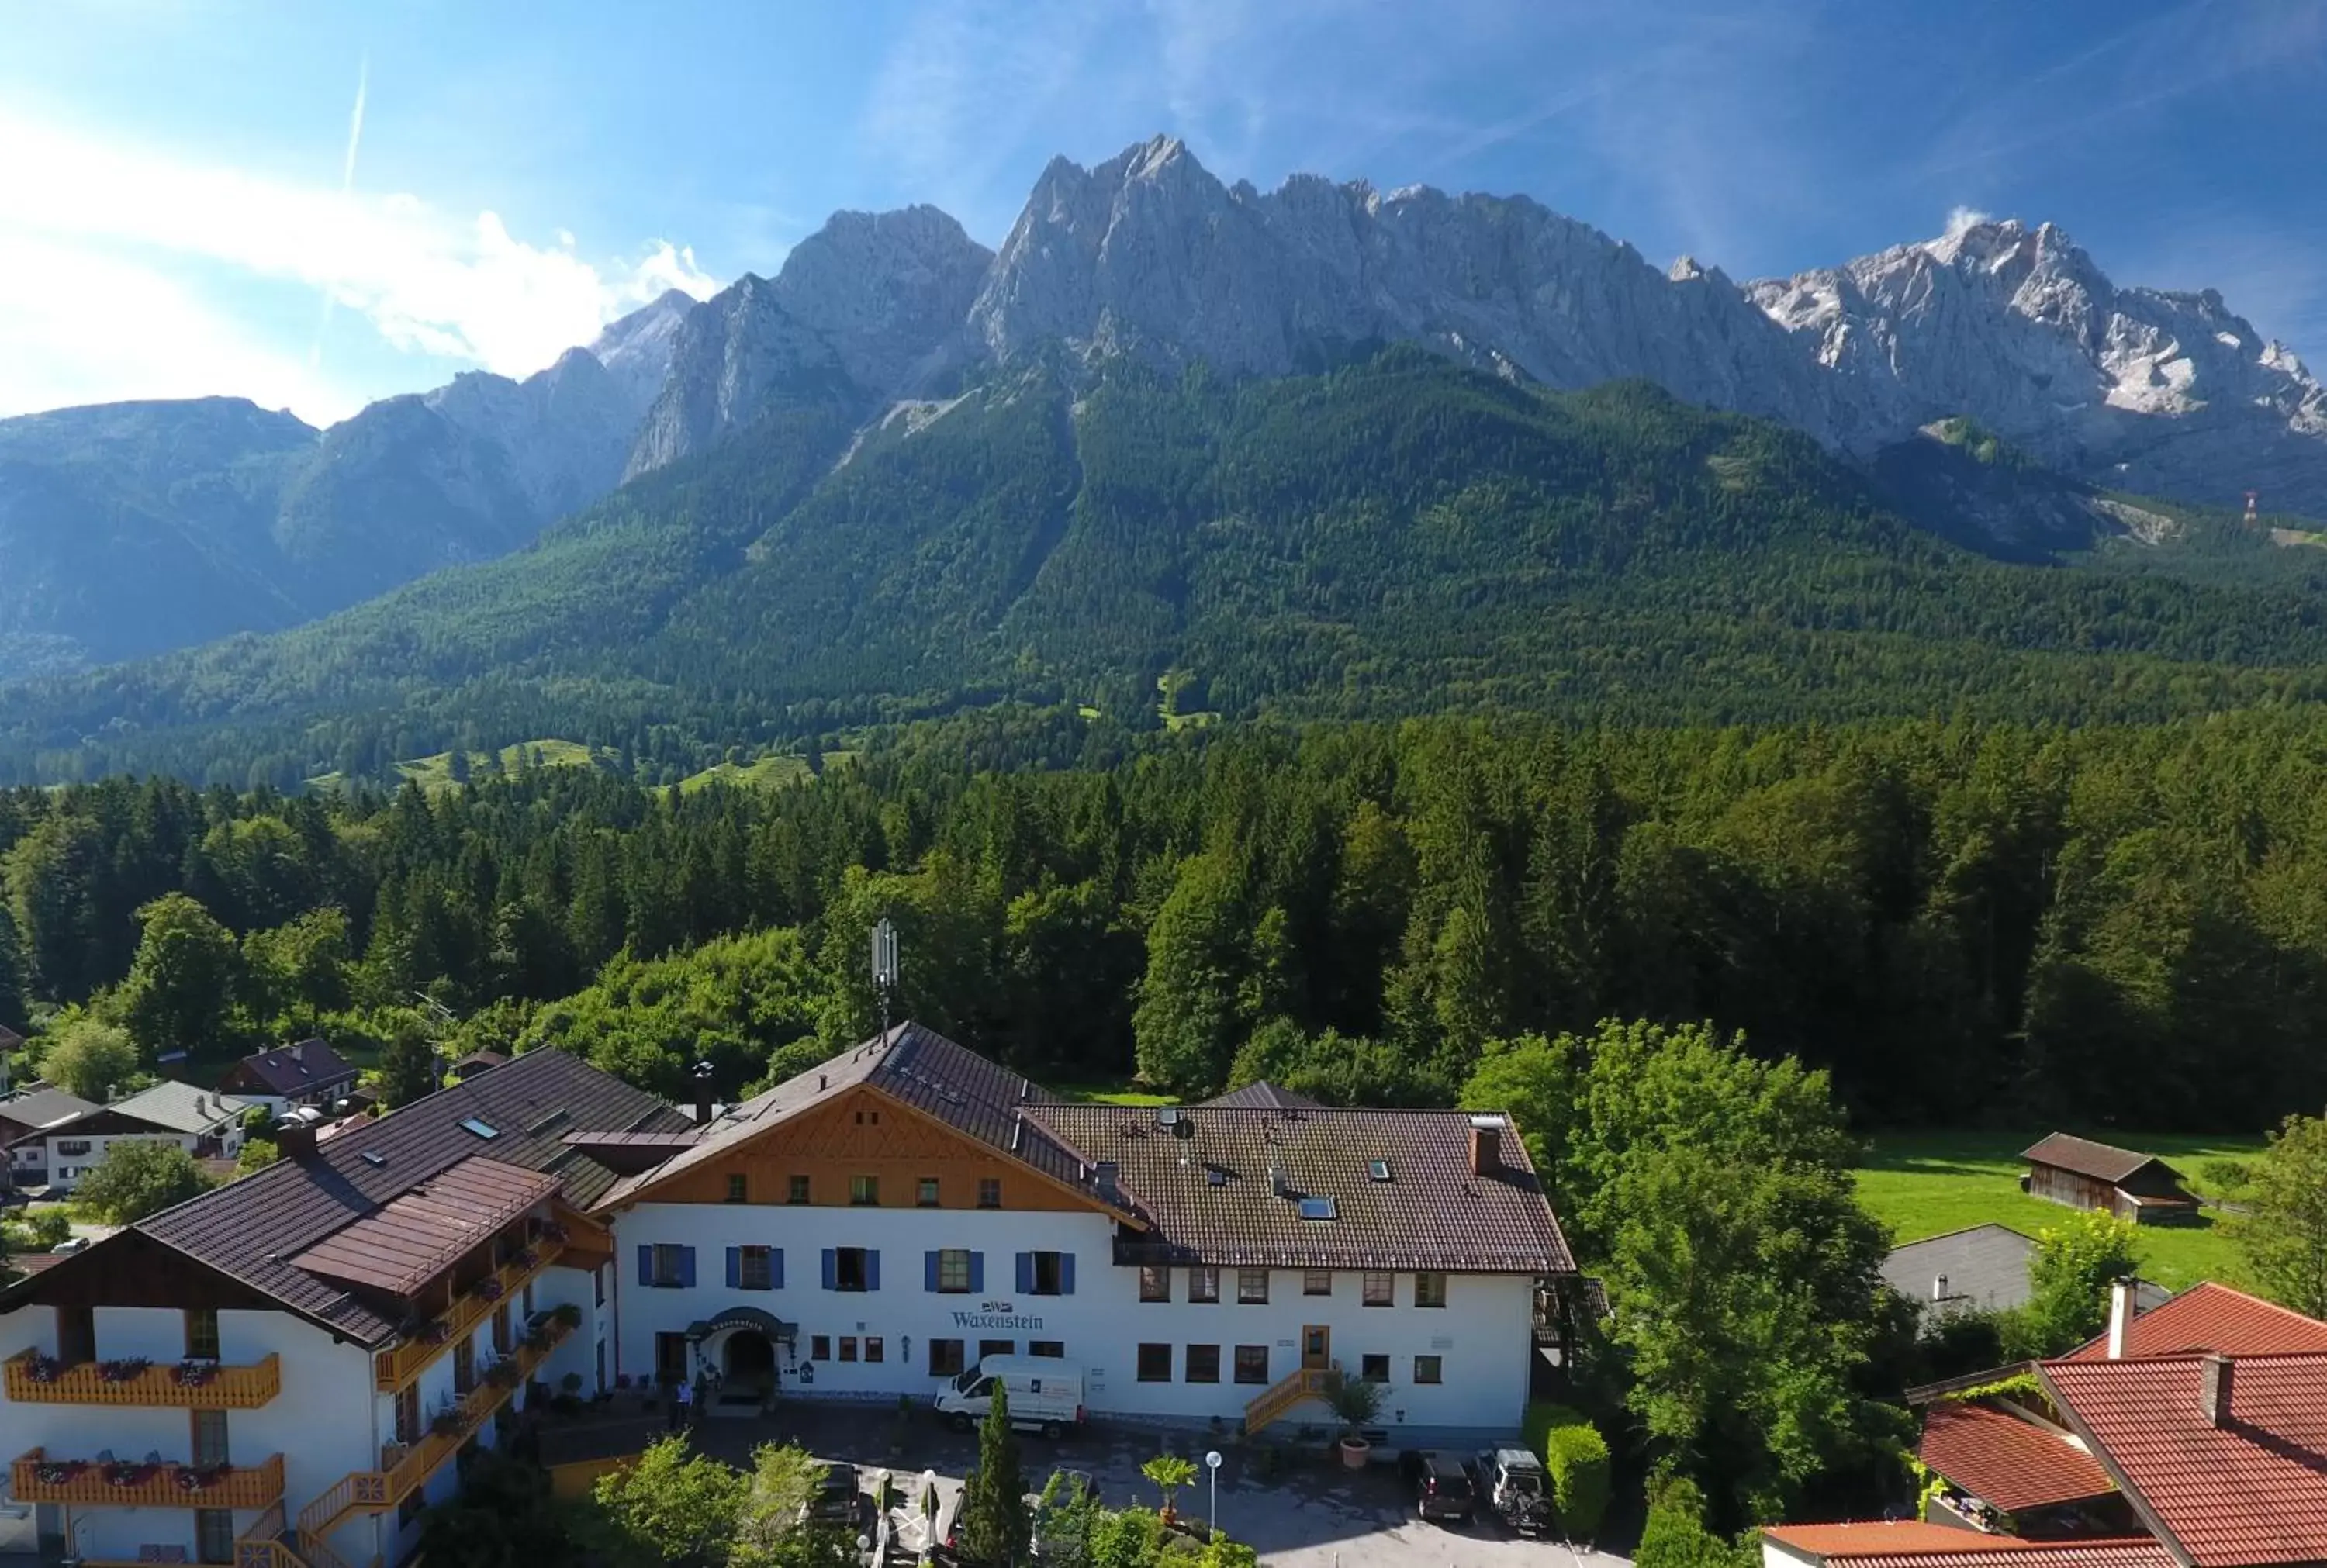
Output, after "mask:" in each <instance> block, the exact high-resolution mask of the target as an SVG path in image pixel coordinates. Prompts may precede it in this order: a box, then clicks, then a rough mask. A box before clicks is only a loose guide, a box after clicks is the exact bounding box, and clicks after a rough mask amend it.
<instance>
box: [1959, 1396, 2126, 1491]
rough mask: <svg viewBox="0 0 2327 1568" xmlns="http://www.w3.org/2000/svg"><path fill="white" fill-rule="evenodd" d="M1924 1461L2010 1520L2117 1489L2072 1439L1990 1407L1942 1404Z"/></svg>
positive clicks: (2065, 1434)
mask: <svg viewBox="0 0 2327 1568" xmlns="http://www.w3.org/2000/svg"><path fill="white" fill-rule="evenodd" d="M1915 1451H1916V1454H1917V1456H1918V1457H1919V1458H1920V1459H1921V1460H1922V1461H1923V1462H1924V1463H1925V1464H1927V1465H1929V1466H1930V1468H1931V1469H1932V1470H1936V1471H1938V1472H1939V1474H1940V1475H1943V1476H1945V1477H1946V1478H1947V1479H1949V1481H1951V1482H1953V1483H1954V1484H1955V1485H1956V1486H1958V1487H1960V1488H1961V1489H1963V1490H1965V1491H1967V1492H1969V1493H1970V1494H1971V1495H1972V1496H1973V1497H1976V1498H1979V1499H1980V1500H1981V1501H1982V1502H1985V1503H1993V1504H1995V1506H1996V1507H1999V1508H2002V1509H2003V1510H2004V1511H2005V1513H2007V1514H2013V1513H2018V1512H2020V1511H2021V1510H2023V1509H2024V1508H2041V1507H2049V1506H2051V1505H2052V1504H2056V1503H2072V1502H2075V1501H2076V1500H2077V1499H2078V1498H2098V1497H2100V1496H2102V1495H2103V1494H2105V1493H2107V1492H2113V1491H2115V1490H2116V1489H2117V1488H2116V1486H2115V1485H2114V1484H2113V1483H2111V1481H2110V1480H2109V1478H2108V1472H2107V1470H2103V1469H2101V1467H2100V1465H2099V1463H2098V1461H2095V1460H2094V1458H2093V1456H2092V1455H2090V1454H2089V1453H2087V1452H2086V1451H2084V1450H2083V1449H2082V1448H2080V1447H2079V1446H2078V1445H2077V1444H2076V1443H2075V1442H2072V1441H2070V1438H2069V1435H2068V1434H2067V1433H2060V1432H2049V1431H2046V1430H2045V1429H2044V1428H2042V1427H2041V1426H2038V1425H2036V1424H2035V1423H2033V1422H2030V1421H2023V1420H2022V1419H2021V1418H2020V1417H2018V1416H2016V1415H2014V1414H2010V1413H2009V1412H2007V1411H2003V1410H1996V1409H1993V1408H1991V1407H1989V1406H1987V1405H1977V1404H1971V1405H1958V1404H1948V1405H1933V1406H1932V1407H1931V1410H1930V1414H1928V1415H1926V1416H1925V1417H1924V1418H1923V1437H1922V1441H1921V1442H1920V1443H1919V1444H1918V1445H1917V1446H1916V1450H1915Z"/></svg>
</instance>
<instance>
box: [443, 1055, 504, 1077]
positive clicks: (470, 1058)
mask: <svg viewBox="0 0 2327 1568" xmlns="http://www.w3.org/2000/svg"><path fill="white" fill-rule="evenodd" d="M508 1060H509V1053H508V1052H506V1051H500V1050H472V1051H471V1052H470V1053H469V1054H468V1055H466V1056H464V1057H463V1058H462V1059H460V1060H458V1061H456V1062H454V1063H453V1077H454V1078H474V1077H476V1076H477V1075H478V1074H479V1073H481V1072H491V1070H492V1069H495V1068H497V1067H500V1066H501V1065H502V1064H503V1063H505V1062H507V1061H508Z"/></svg>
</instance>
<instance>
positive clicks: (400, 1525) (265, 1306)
mask: <svg viewBox="0 0 2327 1568" xmlns="http://www.w3.org/2000/svg"><path fill="white" fill-rule="evenodd" d="M685 1127H687V1118H686V1116H684V1115H681V1114H680V1113H678V1112H677V1111H674V1110H672V1109H671V1108H670V1107H669V1106H665V1105H664V1104H662V1103H661V1102H660V1101H659V1100H657V1099H656V1098H655V1097H653V1096H651V1095H649V1094H646V1093H643V1092H642V1091H640V1090H637V1089H633V1088H631V1087H629V1086H628V1085H626V1084H623V1083H621V1082H620V1081H618V1080H616V1079H614V1078H609V1077H607V1076H606V1075H605V1074H603V1073H600V1072H598V1071H596V1070H594V1069H592V1068H591V1067H590V1066H589V1065H588V1064H587V1063H586V1062H584V1061H582V1060H581V1059H579V1058H577V1057H575V1056H573V1055H572V1054H570V1053H568V1052H565V1051H556V1050H545V1051H537V1052H535V1053H533V1054H532V1055H531V1056H528V1057H527V1058H525V1059H524V1060H523V1062H522V1063H520V1064H518V1065H513V1066H512V1067H511V1068H509V1069H508V1070H506V1071H502V1072H496V1073H491V1074H488V1075H487V1076H486V1077H485V1078H481V1079H480V1080H478V1082H476V1083H475V1084H463V1085H461V1086H459V1087H455V1088H452V1089H448V1090H445V1091H444V1092H443V1093H441V1094H436V1095H432V1096H429V1097H426V1098H425V1099H422V1100H419V1101H416V1102H415V1103H414V1104H412V1105H410V1106H406V1107H405V1108H404V1109H403V1110H401V1111H399V1112H397V1114H396V1115H393V1116H388V1117H383V1118H381V1119H380V1120H378V1121H366V1122H364V1123H362V1124H361V1125H360V1126H359V1127H358V1129H357V1130H355V1131H353V1132H350V1133H348V1134H344V1135H342V1136H341V1137H337V1138H333V1139H332V1140H331V1141H330V1142H328V1143H318V1142H317V1141H315V1139H314V1136H313V1127H312V1125H296V1126H293V1127H290V1128H286V1129H284V1131H283V1134H282V1136H283V1148H284V1157H283V1158H282V1159H281V1160H278V1161H276V1162H275V1163H273V1164H271V1165H269V1166H267V1167H266V1169H264V1170H262V1171H255V1172H253V1173H251V1174H249V1175H248V1176H245V1177H243V1178H242V1179H241V1180H239V1181H234V1182H231V1183H229V1184H228V1185H227V1186H224V1187H220V1188H218V1189H216V1190H212V1191H210V1192H206V1193H204V1194H203V1195H202V1196H201V1197H199V1198H196V1199H192V1200H191V1201H189V1202H186V1203H182V1204H180V1205H178V1206H177V1207H176V1208H174V1209H166V1210H164V1212H162V1213H160V1214H157V1215H154V1216H153V1217H151V1218H147V1219H144V1220H141V1221H139V1222H138V1223H137V1224H136V1225H133V1226H129V1227H126V1228H124V1229H122V1230H120V1231H118V1232H117V1233H115V1234H114V1235H112V1236H110V1237H107V1238H105V1239H104V1240H102V1241H99V1242H98V1243H96V1244H95V1245H94V1246H90V1247H89V1250H88V1251H86V1252H83V1253H80V1254H79V1255H75V1256H72V1257H69V1258H66V1259H64V1260H62V1261H61V1262H59V1263H57V1264H55V1265H52V1266H51V1267H50V1268H48V1269H46V1270H44V1271H43V1272H42V1273H41V1274H36V1275H34V1276H33V1277H32V1278H31V1279H29V1280H26V1281H23V1282H21V1283H18V1284H16V1285H14V1286H13V1287H11V1288H10V1289H9V1290H8V1291H6V1292H5V1293H0V1394H5V1403H0V1432H6V1433H12V1434H14V1435H15V1437H16V1439H17V1441H16V1442H15V1443H14V1445H12V1446H11V1447H10V1448H9V1449H8V1450H7V1451H6V1453H5V1454H0V1462H6V1461H8V1460H9V1459H11V1458H13V1459H14V1464H13V1467H12V1469H13V1474H12V1475H11V1477H10V1481H9V1488H8V1491H9V1496H10V1498H11V1500H12V1501H13V1502H14V1503H17V1504H29V1505H31V1507H33V1510H34V1513H35V1515H36V1516H37V1518H38V1523H39V1530H40V1534H41V1535H42V1537H43V1538H44V1539H47V1540H50V1541H54V1542H57V1543H59V1545H62V1544H63V1542H64V1540H65V1539H66V1532H67V1529H68V1528H70V1531H71V1535H70V1545H71V1550H72V1554H73V1555H75V1556H77V1557H79V1558H81V1559H83V1560H86V1561H89V1562H91V1563H97V1562H112V1563H138V1562H141V1561H143V1562H148V1563H150V1562H154V1561H178V1562H186V1563H243V1564H245V1565H246V1568H249V1565H252V1564H264V1565H265V1568H346V1565H350V1564H356V1565H360V1564H366V1563H403V1562H406V1561H407V1559H408V1558H409V1557H410V1556H411V1554H412V1553H413V1550H414V1548H415V1547H416V1545H417V1543H418V1538H419V1528H420V1526H419V1517H420V1513H421V1510H422V1508H423V1507H425V1505H426V1504H429V1503H436V1502H442V1501H444V1499H445V1498H448V1497H450V1496H451V1495H452V1494H453V1492H454V1491H455V1490H456V1489H457V1488H458V1484H459V1483H458V1478H457V1474H456V1471H457V1469H458V1466H457V1465H456V1464H455V1462H454V1459H455V1456H456V1455H457V1454H459V1453H460V1452H461V1451H463V1449H464V1448H469V1447H474V1446H483V1447H492V1446H496V1445H498V1444H499V1443H500V1442H501V1441H502V1440H503V1438H504V1437H505V1435H506V1433H507V1431H508V1426H507V1425H506V1424H505V1423H508V1422H509V1421H511V1420H513V1417H514V1413H515V1412H516V1411H518V1410H520V1409H522V1408H523V1407H524V1406H525V1405H526V1404H527V1403H528V1399H529V1397H530V1395H529V1390H528V1384H530V1383H531V1382H533V1381H534V1380H539V1381H540V1382H541V1383H544V1384H547V1386H551V1387H556V1386H557V1385H558V1383H559V1382H560V1380H561V1379H562V1378H563V1377H565V1376H566V1375H567V1374H569V1373H570V1374H573V1375H574V1376H575V1377H578V1378H579V1379H581V1381H582V1382H583V1384H584V1386H591V1387H596V1386H601V1385H603V1384H611V1381H612V1374H611V1369H610V1365H609V1361H608V1357H609V1354H610V1352H609V1350H608V1348H607V1342H608V1337H609V1335H610V1332H611V1324H612V1313H613V1300H614V1289H615V1282H614V1279H613V1273H612V1268H611V1266H610V1265H611V1264H612V1257H613V1253H612V1241H611V1238H610V1237H608V1236H607V1235H606V1234H605V1232H604V1230H603V1228H602V1227H598V1226H597V1225H595V1224H593V1223H592V1222H591V1221H590V1220H589V1219H588V1218H585V1217H584V1215H583V1214H582V1213H581V1211H580V1206H581V1205H583V1204H585V1203H587V1202H589V1201H590V1200H591V1199H593V1198H595V1197H596V1196H598V1195H599V1194H600V1193H602V1192H603V1190H605V1189H606V1188H607V1187H608V1186H609V1185H611V1184H612V1181H613V1180H614V1176H613V1172H612V1171H609V1170H608V1169H606V1168H605V1167H604V1166H603V1165H600V1164H598V1163H596V1162H593V1161H592V1160H591V1159H589V1158H588V1157H587V1156H585V1155H583V1154H581V1153H577V1152H576V1151H575V1149H574V1148H573V1147H572V1146H570V1145H569V1144H567V1143H565V1142H563V1134H565V1133H567V1132H570V1131H575V1130H588V1131H593V1132H595V1131H607V1132H613V1131H621V1130H624V1129H684V1128H685ZM569 1310H570V1311H569ZM559 1311H565V1312H566V1315H567V1316H568V1317H569V1318H570V1319H571V1321H572V1326H571V1327H570V1328H568V1327H567V1325H566V1323H565V1322H561V1321H558V1319H557V1318H556V1316H553V1313H556V1312H559ZM533 1336H538V1337H537V1338H534V1337H533ZM528 1339H530V1343H528ZM141 1360H142V1361H145V1362H150V1365H149V1366H146V1367H144V1368H143V1369H136V1364H137V1362H139V1361H141ZM108 1362H109V1363H113V1364H114V1365H113V1366H112V1367H107V1366H105V1365H103V1364H104V1363H108ZM125 1363H126V1366H127V1367H128V1368H129V1369H130V1370H129V1373H128V1375H127V1376H126V1377H124V1376H121V1373H122V1372H123V1370H124V1364H125ZM186 1366H191V1367H192V1370H191V1371H190V1372H189V1371H183V1370H182V1367H186ZM504 1413H508V1414H504ZM148 1453H153V1454H156V1455H158V1456H159V1461H160V1462H159V1463H158V1464H156V1465H154V1466H152V1467H150V1468H148V1467H145V1466H142V1465H133V1467H132V1468H130V1469H129V1470H126V1471H124V1472H122V1475H123V1479H121V1480H120V1481H118V1482H117V1480H116V1479H115V1477H114V1475H113V1474H111V1473H109V1472H108V1470H107V1467H106V1465H105V1463H104V1461H107V1460H109V1459H112V1458H114V1457H115V1456H119V1457H120V1458H121V1459H123V1460H134V1459H135V1458H136V1457H138V1456H143V1455H145V1454H148ZM220 1465H231V1467H232V1468H231V1469H230V1470H221V1469H220V1468H218V1467H220Z"/></svg>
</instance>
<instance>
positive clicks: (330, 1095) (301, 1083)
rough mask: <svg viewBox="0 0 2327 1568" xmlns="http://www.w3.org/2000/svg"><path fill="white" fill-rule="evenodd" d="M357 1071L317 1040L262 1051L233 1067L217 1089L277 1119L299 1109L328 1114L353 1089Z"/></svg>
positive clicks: (335, 1052) (245, 1058)
mask: <svg viewBox="0 0 2327 1568" xmlns="http://www.w3.org/2000/svg"><path fill="white" fill-rule="evenodd" d="M356 1078H357V1072H356V1069H354V1068H352V1067H350V1066H349V1065H348V1064H347V1063H346V1062H345V1061H343V1060H341V1058H340V1053H339V1052H338V1051H335V1050H332V1048H331V1047H330V1046H328V1045H326V1044H324V1043H323V1042H322V1041H320V1040H303V1041H300V1042H299V1043H298V1044H296V1045H286V1046H285V1047H283V1048H282V1049H281V1050H262V1051H260V1052H258V1053H257V1055H255V1056H246V1057H244V1058H243V1059H241V1060H240V1061H238V1062H237V1063H235V1064H234V1070H233V1071H232V1072H229V1074H227V1075H226V1078H225V1081H223V1082H222V1083H220V1085H219V1087H220V1088H222V1089H224V1090H225V1091H226V1092H227V1093H229V1094H230V1095H234V1096H237V1097H239V1098H242V1099H246V1100H249V1101H251V1102H253V1103H254V1104H257V1105H262V1106H266V1108H267V1110H268V1111H270V1112H272V1113H273V1114H274V1115H277V1116H280V1115H285V1114H286V1113H288V1112H289V1111H291V1110H293V1109H295V1108H296V1107H298V1106H313V1107H314V1108H316V1109H317V1110H321V1111H328V1110H330V1109H331V1108H332V1106H333V1104H334V1103H336V1102H337V1101H338V1100H340V1099H341V1097H344V1096H345V1095H346V1094H347V1092H348V1091H349V1090H350V1089H351V1088H353V1087H355V1085H356Z"/></svg>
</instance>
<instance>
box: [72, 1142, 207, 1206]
mask: <svg viewBox="0 0 2327 1568" xmlns="http://www.w3.org/2000/svg"><path fill="white" fill-rule="evenodd" d="M209 1188H210V1178H208V1177H206V1176H204V1175H203V1174H202V1171H201V1166H199V1165H197V1164H195V1163H194V1157H193V1156H192V1154H189V1153H186V1152H185V1151H184V1150H183V1149H181V1148H180V1147H178V1145H177V1144H175V1143H122V1142H116V1143H111V1144H109V1145H107V1148H106V1151H105V1157H104V1158H103V1159H101V1160H99V1161H98V1162H97V1163H96V1164H95V1165H93V1166H91V1167H90V1168H89V1170H87V1171H83V1172H82V1173H81V1176H80V1180H79V1181H78V1182H76V1183H75V1184H74V1187H73V1204H74V1206H75V1207H76V1208H78V1209H81V1210H82V1211H83V1212H85V1213H87V1214H88V1215H89V1217H90V1218H93V1219H96V1220H98V1222H99V1223H101V1224H105V1225H135V1224H136V1223H137V1221H139V1220H141V1219H143V1218H145V1217H146V1216H147V1215H149V1214H159V1213H160V1212H161V1211H162V1210H164V1209H167V1208H169V1207H170V1206H171V1205H173V1204H177V1203H183V1202H184V1201H185V1200H186V1199H189V1198H194V1197H199V1196H200V1195H201V1193H202V1192H204V1191H206V1190H208V1189H209Z"/></svg>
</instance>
